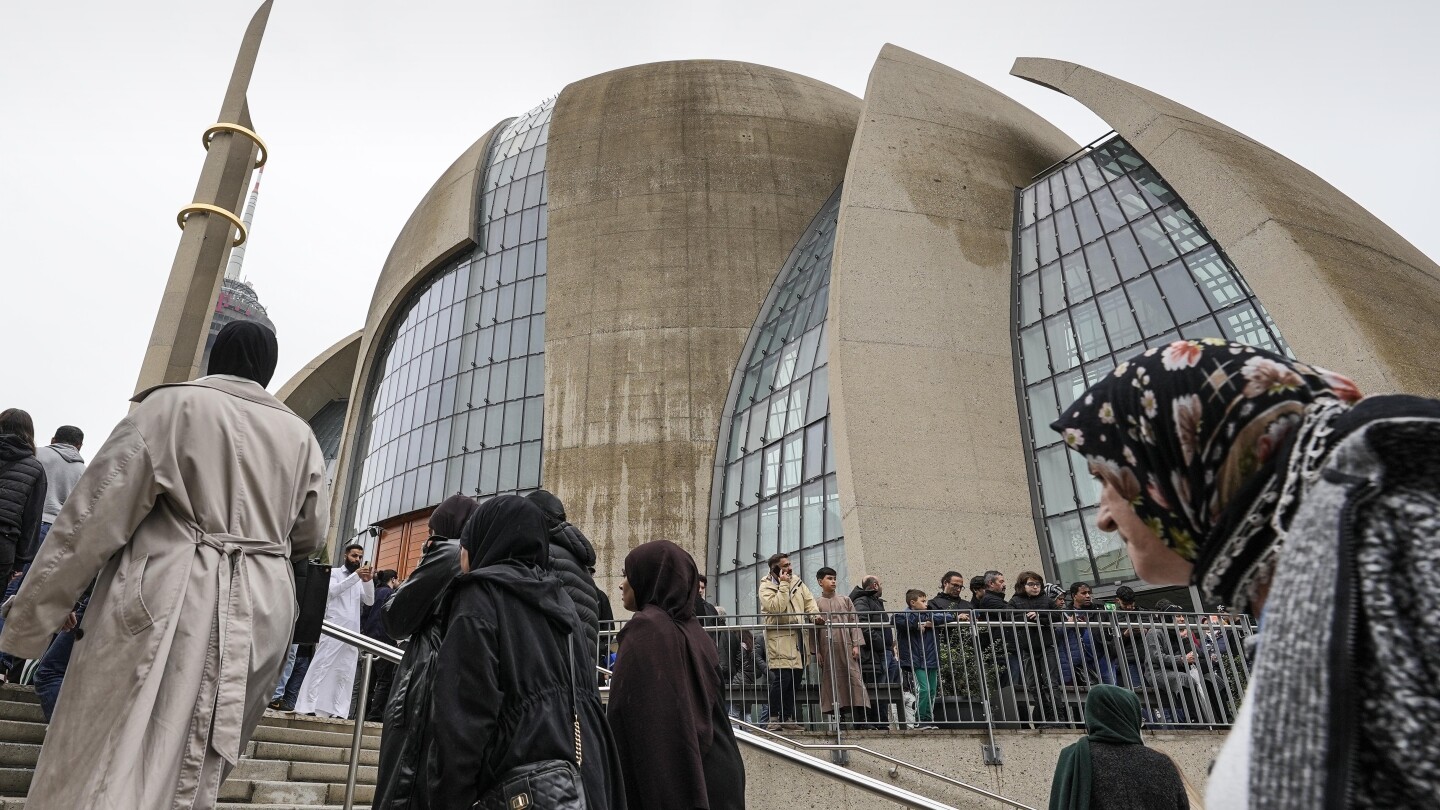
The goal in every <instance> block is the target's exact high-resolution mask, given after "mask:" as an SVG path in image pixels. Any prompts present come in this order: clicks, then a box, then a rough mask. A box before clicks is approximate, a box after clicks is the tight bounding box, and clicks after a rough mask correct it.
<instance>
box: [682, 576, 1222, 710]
mask: <svg viewBox="0 0 1440 810" xmlns="http://www.w3.org/2000/svg"><path fill="white" fill-rule="evenodd" d="M769 563H770V568H771V571H772V573H771V575H770V576H769V577H767V578H766V580H765V581H764V582H762V583H761V584H760V586H759V593H758V597H759V605H760V610H761V614H760V615H759V616H758V617H756V619H755V620H758V621H761V622H763V625H761V626H758V627H756V630H758V632H754V631H752V630H751V629H750V627H751V626H749V625H747V619H746V618H745V617H736V621H737V625H736V626H735V627H734V628H731V627H729V626H728V623H729V618H728V617H725V616H723V615H722V616H719V617H718V618H711V619H708V620H706V621H705V622H703V623H704V624H706V625H707V626H709V627H710V628H711V635H712V637H713V638H714V639H715V641H716V644H717V646H718V647H719V649H720V651H721V661H720V667H721V677H722V680H723V681H725V682H726V683H727V685H728V686H729V693H730V694H731V697H732V700H731V703H732V706H731V712H732V716H735V717H742V716H743V717H745V718H746V719H750V720H755V721H757V722H760V723H764V724H765V725H766V727H767V728H768V729H769V730H772V731H787V730H800V729H802V728H804V727H805V725H804V724H802V723H801V722H800V714H801V712H800V704H801V703H802V702H807V701H808V702H810V703H813V704H814V706H815V708H816V709H817V710H818V713H819V714H822V715H830V718H829V720H825V721H822V720H820V719H819V717H817V716H816V715H811V717H810V720H811V723H810V725H811V727H814V728H819V727H822V726H823V727H829V726H831V725H832V724H833V723H835V722H838V723H840V724H841V725H844V726H846V727H852V728H859V729H889V728H919V729H933V728H936V727H937V726H935V725H934V723H936V722H937V720H938V718H937V717H936V716H935V713H934V711H935V709H934V707H935V705H936V698H937V696H938V695H940V694H941V693H949V694H951V695H954V694H955V693H956V692H957V691H958V692H961V693H966V692H968V691H970V690H971V689H972V687H971V686H970V685H972V684H977V683H978V682H979V681H980V680H985V681H987V682H989V683H991V684H993V687H992V688H993V689H994V691H997V692H1000V691H1002V690H1005V691H1010V690H1013V692H1014V693H1015V694H1014V696H1015V698H1016V699H1017V700H1018V701H1019V704H1018V705H1017V706H1016V711H1017V712H1019V713H1007V712H1006V711H1005V710H1004V708H999V709H997V711H996V712H993V713H992V717H994V718H998V719H1001V720H1010V721H1014V720H1022V721H1027V722H1030V723H1038V724H1042V725H1056V724H1062V723H1064V724H1078V723H1080V722H1081V714H1080V705H1081V704H1082V703H1083V700H1084V692H1085V690H1087V689H1088V688H1090V687H1092V686H1096V685H1101V684H1109V685H1120V686H1123V687H1125V688H1128V689H1131V690H1132V691H1134V692H1136V693H1137V694H1138V695H1139V696H1140V698H1141V699H1142V701H1143V704H1144V712H1145V716H1146V718H1147V719H1148V720H1149V721H1150V722H1152V723H1156V724H1161V725H1181V724H1200V725H1207V726H1216V725H1223V724H1227V723H1229V722H1230V721H1231V720H1232V719H1233V712H1232V707H1233V706H1234V705H1235V704H1237V703H1238V702H1239V698H1240V695H1241V694H1242V693H1243V691H1244V684H1245V677H1246V673H1247V672H1248V661H1242V660H1239V658H1232V656H1241V655H1243V652H1244V651H1243V640H1244V639H1246V638H1248V637H1249V636H1250V628H1249V624H1248V621H1247V620H1246V619H1240V620H1232V618H1231V617H1230V616H1229V615H1228V614H1213V615H1211V614H1200V615H1198V616H1197V615H1195V614H1187V613H1186V612H1184V611H1183V609H1182V608H1181V607H1180V606H1178V605H1174V604H1172V603H1170V602H1169V601H1168V600H1165V599H1161V600H1159V601H1158V602H1157V603H1156V604H1155V605H1154V606H1153V607H1152V608H1150V609H1142V608H1141V607H1140V605H1139V604H1138V602H1137V601H1136V597H1135V593H1134V591H1133V590H1132V589H1131V588H1129V587H1126V586H1121V587H1120V588H1118V589H1117V590H1116V592H1115V598H1114V600H1113V601H1112V602H1110V603H1108V604H1105V605H1100V604H1097V603H1096V602H1095V601H1094V599H1093V594H1092V588H1091V586H1090V585H1089V584H1087V583H1083V582H1077V583H1074V584H1072V585H1071V586H1070V587H1068V588H1062V587H1060V586H1059V585H1057V584H1047V583H1045V581H1044V579H1043V577H1041V575H1040V574H1038V573H1036V572H1034V571H1023V572H1021V573H1020V574H1019V575H1018V576H1017V577H1016V589H1015V593H1014V595H1013V596H1011V597H1009V598H1006V580H1005V577H1004V575H1003V574H1001V573H1000V572H998V571H993V570H992V571H987V572H985V573H984V574H981V575H977V576H975V577H974V578H972V579H971V580H969V581H968V582H967V581H966V579H965V578H964V576H962V575H961V574H960V573H959V572H957V571H947V572H946V573H945V574H944V575H943V576H942V577H941V578H940V587H939V590H938V591H937V592H936V593H935V594H934V595H933V596H927V595H926V593H925V592H924V591H921V590H918V589H911V590H908V591H906V592H905V594H904V607H903V608H892V607H890V606H889V605H888V604H887V601H886V599H885V596H884V588H883V586H882V584H881V582H880V579H879V578H878V577H875V576H867V577H864V578H863V579H862V580H861V582H860V584H858V585H856V586H855V587H854V588H853V589H851V591H850V593H849V595H848V596H845V595H842V594H841V593H840V592H839V589H838V582H837V580H836V572H835V570H834V569H832V568H829V567H825V568H821V569H819V570H818V571H817V572H816V574H815V578H816V586H817V588H818V589H819V591H820V593H819V595H818V596H816V595H815V593H814V591H812V589H811V588H810V587H809V586H808V585H807V584H806V583H804V582H801V581H800V580H799V578H798V577H796V576H795V575H794V571H793V567H792V566H791V563H790V559H789V557H788V555H785V554H776V555H774V556H773V557H772V558H771V559H770V560H769ZM696 612H697V613H699V614H706V613H707V612H708V613H711V614H713V613H715V612H717V611H716V609H715V608H714V607H713V606H710V605H709V604H708V603H707V602H705V601H704V598H703V590H702V591H701V594H700V595H699V596H698V597H697V607H696ZM811 665H813V666H811ZM942 684H943V686H942ZM756 686H763V687H764V688H765V689H766V691H767V694H766V695H765V696H764V697H765V698H766V699H765V700H763V701H762V700H760V699H759V698H760V696H759V695H757V694H755V692H756V689H755V687H756ZM806 686H810V687H813V688H812V689H810V690H805V689H804V687H806ZM802 691H805V692H806V694H807V701H802V700H800V698H799V696H800V694H801V693H802ZM969 696H970V697H973V698H974V699H975V700H977V701H978V700H982V699H983V700H988V701H992V702H993V703H994V704H995V705H996V706H997V707H1003V706H1004V705H1005V702H1004V701H1003V700H1002V699H1001V698H1002V695H1001V694H995V695H983V696H982V695H979V694H975V695H969ZM892 707H894V708H895V711H894V712H892ZM948 719H951V720H955V719H958V718H948Z"/></svg>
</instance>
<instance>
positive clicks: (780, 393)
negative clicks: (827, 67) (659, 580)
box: [709, 188, 848, 614]
mask: <svg viewBox="0 0 1440 810" xmlns="http://www.w3.org/2000/svg"><path fill="white" fill-rule="evenodd" d="M839 208H840V189H838V188H837V189H836V190H835V192H834V194H832V195H831V197H830V199H829V200H828V201H826V203H825V206H824V207H823V208H822V209H821V211H820V213H819V214H817V215H816V217H815V219H814V220H813V221H812V222H811V223H810V227H809V228H808V229H807V230H806V232H805V233H804V235H802V236H801V237H800V240H799V242H798V243H797V245H796V247H795V249H794V250H793V251H792V252H791V254H790V257H789V258H788V259H787V260H786V262H785V265H784V266H783V267H782V268H781V269H780V274H779V276H778V277H777V278H776V281H775V286H774V289H772V291H771V293H770V296H769V298H767V300H766V304H765V306H764V307H763V308H762V310H761V313H760V317H759V319H758V320H757V321H756V323H755V328H754V329H753V330H752V332H751V335H750V339H749V341H747V343H746V351H745V354H744V355H743V356H742V358H741V361H740V364H739V367H738V368H737V369H736V371H735V376H736V379H735V381H734V384H732V387H731V395H730V396H731V401H730V403H729V407H728V408H726V414H725V417H724V418H723V419H722V420H721V424H720V442H719V446H718V448H717V450H718V452H719V454H720V456H721V457H720V459H718V460H717V470H718V471H719V472H718V474H717V475H716V476H715V483H714V487H715V491H714V493H713V497H712V499H711V503H712V504H715V507H714V508H713V509H712V511H711V520H710V524H711V530H710V560H709V572H710V586H711V587H710V591H711V593H712V594H713V598H714V600H715V604H717V605H721V606H723V607H724V608H725V609H726V610H727V611H729V612H731V613H742V614H743V613H758V612H759V600H758V597H757V593H758V590H759V585H760V579H761V577H763V576H765V575H766V574H767V573H768V572H767V570H766V568H765V562H766V560H767V559H768V558H769V557H770V555H771V554H774V553H775V552H777V551H785V552H788V553H789V554H790V557H791V562H792V563H793V564H794V566H795V571H796V573H797V574H798V575H799V576H801V577H803V578H804V579H805V581H806V582H807V583H808V584H809V585H810V586H811V590H814V589H815V584H814V580H815V572H816V571H818V570H820V569H821V568H823V567H825V566H827V565H828V566H830V567H832V568H834V569H836V571H837V572H838V573H839V575H840V581H841V582H846V581H848V579H847V574H846V570H845V549H844V536H843V532H842V530H841V528H840V495H839V491H838V489H837V488H836V483H835V457H834V452H833V450H832V448H831V441H830V419H829V416H830V386H829V368H828V366H827V364H826V363H827V360H828V357H829V352H828V350H827V346H826V343H827V338H826V327H825V316H826V312H827V311H828V303H829V293H830V256H831V253H832V252H833V250H834V246H835V224H836V218H837V216H838V213H839Z"/></svg>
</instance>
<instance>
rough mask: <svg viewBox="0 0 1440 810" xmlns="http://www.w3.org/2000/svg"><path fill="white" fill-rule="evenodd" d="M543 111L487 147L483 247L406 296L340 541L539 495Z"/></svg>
mask: <svg viewBox="0 0 1440 810" xmlns="http://www.w3.org/2000/svg"><path fill="white" fill-rule="evenodd" d="M553 107H554V100H553V99H552V100H551V101H547V102H545V103H544V104H542V105H540V106H539V107H537V108H535V109H534V110H531V111H530V112H528V113H526V114H525V115H523V116H521V117H520V118H517V119H514V120H513V121H511V122H509V123H508V124H507V125H506V126H505V127H504V128H503V129H501V131H500V132H499V133H497V134H496V136H495V137H494V139H493V140H492V142H491V146H490V149H489V152H488V155H487V156H486V163H485V180H484V184H483V186H482V188H481V195H482V196H481V199H480V223H479V224H480V227H479V232H480V244H479V245H478V246H477V247H476V248H475V249H474V250H472V251H470V252H468V253H466V254H465V255H463V256H462V257H460V258H459V259H458V260H456V261H455V262H453V263H452V264H449V265H447V266H445V267H444V268H442V269H441V270H440V271H438V272H436V273H435V274H434V275H433V276H432V277H431V278H430V279H428V280H427V281H426V282H425V283H424V284H422V285H421V286H420V287H419V288H417V289H416V290H415V292H413V293H412V294H411V295H410V297H409V299H408V301H407V302H406V304H405V305H404V306H403V307H401V309H400V310H399V314H397V315H396V317H395V320H394V321H392V323H391V325H390V326H389V327H388V329H387V331H386V335H385V338H384V341H385V342H384V344H383V345H382V347H381V349H380V353H379V355H378V360H377V366H376V368H375V371H374V373H373V374H372V375H371V377H370V387H369V390H367V391H366V394H365V403H366V405H365V411H364V413H365V414H366V415H367V417H368V418H367V420H366V421H365V422H364V423H362V427H363V429H362V430H361V431H360V436H359V441H358V442H357V447H358V448H359V449H360V452H358V453H357V454H356V462H355V464H356V467H355V471H354V472H353V473H352V482H353V483H352V484H351V487H350V493H351V495H350V498H349V503H350V519H349V521H348V524H347V525H348V530H349V532H350V536H354V535H355V534H358V533H359V532H361V531H362V530H364V529H365V527H366V526H369V525H371V524H375V523H380V522H383V521H385V520H387V519H389V518H392V517H395V516H398V515H403V514H407V513H410V512H414V511H416V510H420V509H425V508H428V507H430V506H434V505H435V504H437V503H439V502H440V501H442V500H444V499H445V498H446V497H448V496H449V495H451V494H453V493H456V492H465V493H467V494H471V495H480V496H484V495H494V494H496V493H502V492H525V491H528V490H532V489H535V488H537V487H539V486H540V437H541V420H542V417H543V415H544V407H543V402H542V397H543V395H544V389H545V363H544V350H545V265H546V232H547V221H548V216H547V202H548V195H547V192H546V186H545V152H546V142H547V136H548V135H549V131H550V112H551V109H552V108H553Z"/></svg>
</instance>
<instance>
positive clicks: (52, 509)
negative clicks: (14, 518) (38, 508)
mask: <svg viewBox="0 0 1440 810" xmlns="http://www.w3.org/2000/svg"><path fill="white" fill-rule="evenodd" d="M35 458H37V459H39V460H40V465H41V466H42V467H44V468H45V480H46V481H47V482H48V483H49V485H50V486H49V489H47V490H46V492H45V514H44V516H42V517H41V518H40V522H41V523H54V522H55V518H57V517H59V516H60V507H62V506H64V505H65V499H66V498H68V497H70V493H71V492H72V491H74V489H75V482H77V481H79V480H80V474H81V473H83V472H85V459H83V458H81V457H80V451H79V450H77V449H75V448H74V447H73V446H71V445H68V444H48V445H46V446H44V447H42V448H40V449H39V450H38V451H36V453H35Z"/></svg>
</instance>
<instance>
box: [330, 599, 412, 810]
mask: <svg viewBox="0 0 1440 810" xmlns="http://www.w3.org/2000/svg"><path fill="white" fill-rule="evenodd" d="M320 631H321V632H322V633H324V634H325V635H327V636H330V637H331V638H333V639H336V640H337V641H343V642H345V643H346V644H349V645H350V646H352V647H356V648H358V649H359V650H360V694H359V696H358V697H357V698H356V700H355V705H356V706H357V707H359V708H357V709H356V711H355V714H356V715H357V716H356V718H355V731H354V733H353V734H352V735H351V737H350V763H349V766H348V768H347V769H346V771H345V801H344V804H343V805H342V806H343V807H344V808H345V810H353V808H354V807H355V782H356V780H357V778H358V777H359V775H360V745H361V743H362V742H363V738H364V734H365V707H366V706H367V705H369V699H370V669H371V667H372V666H373V665H374V663H375V659H376V658H383V659H385V660H386V661H390V662H392V663H395V664H398V663H400V660H401V659H402V658H404V657H405V651H404V650H402V649H400V648H399V647H393V646H391V645H389V644H382V643H381V642H378V641H376V640H375V639H373V638H370V637H369V636H366V635H362V634H361V633H359V632H356V631H354V630H351V629H349V628H347V627H341V626H340V625H338V624H335V623H334V622H331V621H325V622H323V623H322V624H321V625H320Z"/></svg>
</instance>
